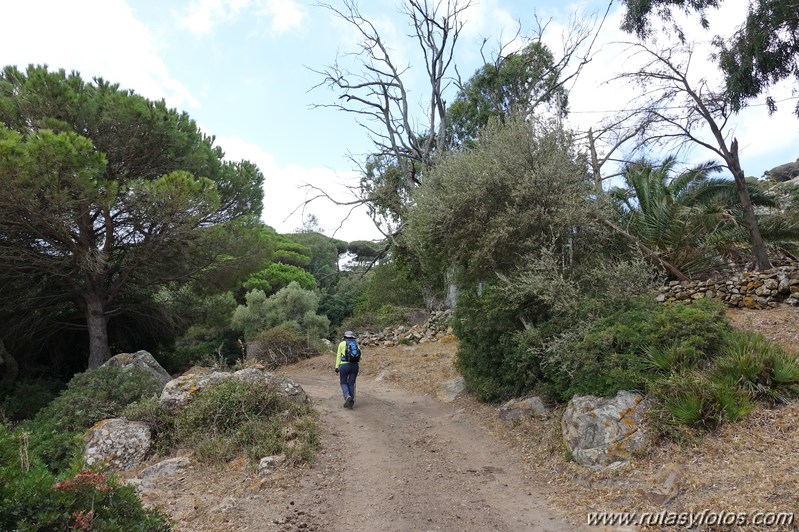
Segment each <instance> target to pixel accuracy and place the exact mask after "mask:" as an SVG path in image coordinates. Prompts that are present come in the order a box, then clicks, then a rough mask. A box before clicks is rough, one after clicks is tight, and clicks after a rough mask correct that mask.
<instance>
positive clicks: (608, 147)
mask: <svg viewBox="0 0 799 532" xmlns="http://www.w3.org/2000/svg"><path fill="white" fill-rule="evenodd" d="M648 127H649V118H648V117H647V116H646V115H643V116H642V115H639V114H638V113H635V112H623V113H620V114H617V115H616V116H613V117H611V118H609V119H607V120H604V121H603V122H601V123H600V124H598V125H597V127H596V130H594V128H593V127H589V128H588V131H587V132H586V133H585V139H584V140H585V142H586V144H587V145H588V155H589V161H588V162H589V164H590V165H591V175H592V176H593V178H594V189H595V190H596V193H597V194H598V195H599V194H601V193H602V183H603V181H605V180H607V179H611V178H613V177H617V176H619V175H621V173H622V172H621V171H617V172H614V173H612V174H605V173H604V172H603V167H604V166H605V165H606V164H608V163H609V162H611V163H627V162H629V160H630V158H631V155H632V154H634V153H636V152H638V151H639V150H640V149H641V148H642V144H643V143H642V141H641V138H642V135H643V134H644V132H645V131H646V129H647V128H648ZM634 139H638V141H636V142H633V143H632V145H629V144H630V141H633V140H634ZM622 148H625V153H626V157H624V158H618V157H615V156H614V155H615V154H616V153H617V152H619V150H621V149H622Z"/></svg>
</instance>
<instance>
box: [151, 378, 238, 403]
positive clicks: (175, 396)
mask: <svg viewBox="0 0 799 532" xmlns="http://www.w3.org/2000/svg"><path fill="white" fill-rule="evenodd" d="M232 375H233V374H232V373H226V372H221V371H215V372H213V373H200V372H197V373H193V372H192V373H184V374H183V375H181V376H180V377H177V378H175V379H172V380H171V381H169V382H168V383H166V386H164V389H163V390H161V398H160V399H159V400H158V404H160V405H161V406H162V407H164V408H170V409H171V408H177V407H179V406H182V405H184V404H186V403H187V402H188V401H189V399H190V398H191V397H192V396H193V395H194V394H195V393H197V392H198V391H200V390H202V389H203V388H205V387H206V386H208V384H209V383H212V382H219V381H222V380H225V379H227V378H230V377H231V376H232Z"/></svg>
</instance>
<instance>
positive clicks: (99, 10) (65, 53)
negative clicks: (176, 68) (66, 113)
mask: <svg viewBox="0 0 799 532" xmlns="http://www.w3.org/2000/svg"><path fill="white" fill-rule="evenodd" d="M45 14H46V15H45ZM31 63H32V64H47V65H48V66H49V67H50V68H51V69H58V68H63V69H65V70H67V71H72V70H77V71H79V72H80V73H81V76H82V77H83V78H84V79H85V80H90V79H91V78H93V77H96V76H97V77H103V78H104V79H106V80H108V81H111V82H114V83H119V84H120V85H121V86H122V87H123V88H130V89H134V90H135V91H136V92H137V93H139V94H141V95H143V96H145V97H147V98H150V99H159V100H160V99H161V98H163V99H165V100H166V101H167V104H169V105H170V106H173V107H178V108H185V107H197V106H198V105H199V102H198V101H197V99H196V98H195V97H194V96H193V95H192V93H191V91H189V89H188V88H186V87H185V86H184V85H183V84H182V83H181V82H179V81H178V80H176V79H174V78H173V77H172V76H171V75H170V73H169V69H168V68H167V66H166V64H165V63H164V61H163V60H162V59H161V57H160V56H159V52H158V47H157V45H156V39H155V37H154V36H153V34H152V33H151V32H150V31H149V30H148V29H147V28H146V27H145V26H144V25H143V24H142V23H141V22H139V21H138V20H137V19H136V17H135V15H134V13H133V11H132V10H131V9H130V7H129V6H128V5H127V3H125V2H124V1H123V0H87V1H83V2H80V3H73V2H62V1H58V0H49V1H48V0H28V1H26V2H8V3H6V4H4V5H3V31H2V32H0V64H2V65H17V66H19V67H20V68H22V69H24V68H25V67H26V66H27V65H28V64H31Z"/></svg>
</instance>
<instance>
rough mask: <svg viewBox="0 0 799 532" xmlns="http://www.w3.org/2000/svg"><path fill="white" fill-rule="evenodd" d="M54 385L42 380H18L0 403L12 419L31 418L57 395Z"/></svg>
mask: <svg viewBox="0 0 799 532" xmlns="http://www.w3.org/2000/svg"><path fill="white" fill-rule="evenodd" d="M53 390H54V386H53V385H52V384H48V383H46V382H44V381H41V380H32V381H17V382H16V383H15V384H14V388H13V389H12V390H11V392H10V393H9V394H8V395H7V396H6V397H5V398H4V399H3V402H2V403H0V410H2V411H3V412H4V413H5V415H6V417H7V418H8V419H9V420H10V421H22V420H23V419H30V418H32V417H33V416H35V415H36V413H38V412H39V410H41V409H42V408H44V407H45V406H47V405H48V404H50V402H51V401H52V400H53V398H54V397H55V393H54V391H53Z"/></svg>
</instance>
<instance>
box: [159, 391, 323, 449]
mask: <svg viewBox="0 0 799 532" xmlns="http://www.w3.org/2000/svg"><path fill="white" fill-rule="evenodd" d="M311 414H312V410H311V408H310V406H308V405H298V404H297V403H293V402H291V401H289V400H287V399H285V398H282V397H279V396H278V395H277V394H276V393H275V391H274V389H272V388H271V387H270V386H268V385H267V384H265V383H262V382H256V383H248V382H242V381H239V380H234V379H229V380H225V381H222V382H220V383H217V384H214V385H211V386H209V387H208V388H206V389H204V390H203V391H202V392H200V393H198V394H197V396H196V397H195V398H194V399H193V400H192V401H191V402H189V403H188V404H187V405H186V406H185V407H183V408H181V409H180V410H179V411H178V412H177V414H176V417H175V429H176V441H177V442H179V443H180V444H183V445H188V446H189V447H191V448H193V449H194V450H195V453H196V456H197V457H198V459H200V460H202V461H207V462H218V461H227V460H231V459H233V458H235V457H237V456H239V455H240V454H241V452H242V451H244V452H245V453H246V455H247V457H248V458H250V459H251V460H253V461H257V460H259V459H261V458H263V457H264V456H268V455H273V454H278V453H284V454H285V455H286V456H287V457H288V458H289V459H292V460H298V461H300V460H305V459H307V458H308V456H309V450H311V449H314V448H315V447H316V446H317V445H318V434H317V432H316V429H315V428H314V425H315V424H313V423H311V422H310V421H309V419H310V416H311Z"/></svg>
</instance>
